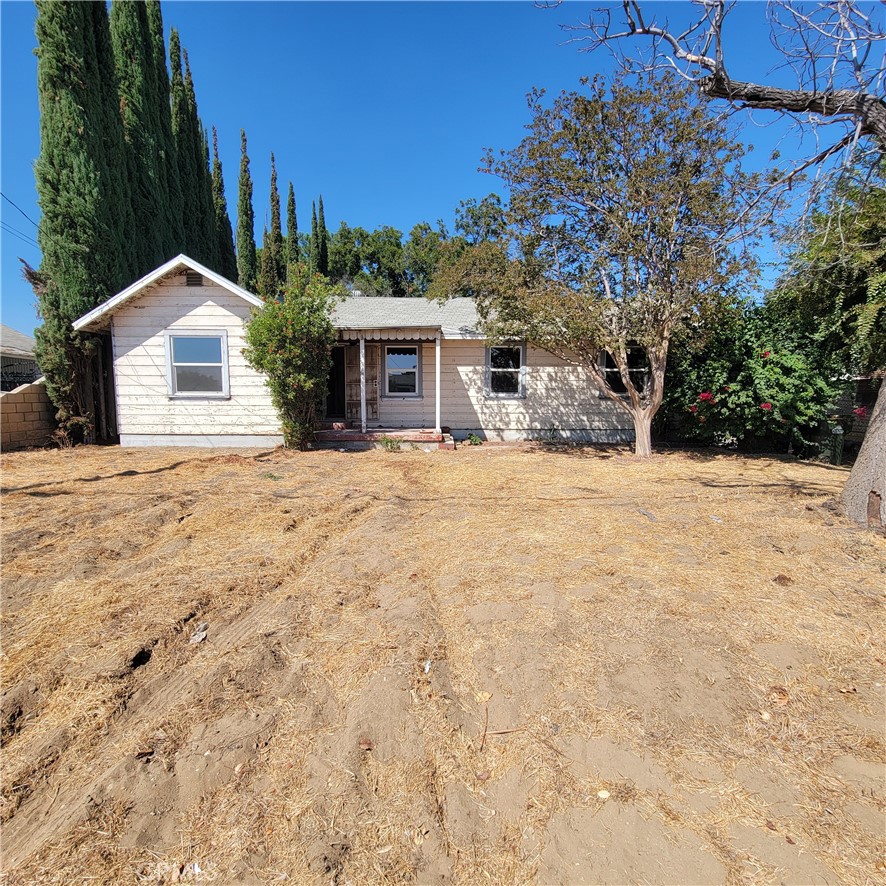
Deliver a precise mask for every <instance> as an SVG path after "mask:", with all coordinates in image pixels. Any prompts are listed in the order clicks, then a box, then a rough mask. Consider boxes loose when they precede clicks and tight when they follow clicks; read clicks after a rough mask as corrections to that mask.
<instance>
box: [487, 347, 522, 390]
mask: <svg viewBox="0 0 886 886" xmlns="http://www.w3.org/2000/svg"><path fill="white" fill-rule="evenodd" d="M486 396H487V397H494V398H497V399H501V400H508V399H516V398H519V397H525V396H526V349H525V348H524V347H523V345H521V344H504V345H490V347H488V348H487V349H486Z"/></svg>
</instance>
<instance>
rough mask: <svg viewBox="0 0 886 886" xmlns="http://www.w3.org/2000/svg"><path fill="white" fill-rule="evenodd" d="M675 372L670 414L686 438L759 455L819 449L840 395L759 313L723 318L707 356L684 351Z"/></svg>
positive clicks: (678, 352) (676, 356)
mask: <svg viewBox="0 0 886 886" xmlns="http://www.w3.org/2000/svg"><path fill="white" fill-rule="evenodd" d="M668 374H669V378H668V393H667V395H666V396H667V415H668V417H669V419H670V423H671V425H672V426H675V427H676V430H677V433H678V435H679V436H680V437H681V438H682V439H684V440H686V441H689V442H695V443H700V444H704V445H734V446H737V447H738V448H740V449H745V450H752V451H754V450H756V451H761V450H781V451H785V450H788V449H793V450H795V451H807V452H809V451H812V449H813V448H814V443H813V438H814V437H815V436H816V435H817V433H818V429H819V426H820V425H821V422H822V420H823V419H824V418H825V416H826V412H827V407H828V404H829V403H832V402H833V401H834V399H835V398H836V396H837V394H838V390H837V389H836V388H835V387H834V386H833V385H832V384H831V383H830V382H829V381H828V378H827V373H826V372H825V371H824V370H823V369H822V368H820V367H818V366H815V365H813V363H812V361H811V360H810V358H809V357H807V356H806V355H804V354H803V353H802V352H801V351H800V350H799V349H796V348H792V347H790V345H789V344H788V343H786V342H783V341H779V330H777V329H769V328H767V324H766V322H765V318H764V317H763V316H762V315H761V313H760V312H759V311H758V309H756V308H749V309H739V310H737V311H735V312H733V313H731V314H727V315H725V316H723V317H721V318H720V320H719V323H718V325H717V327H716V328H715V329H714V330H712V331H711V332H710V333H709V334H708V336H707V338H706V340H705V343H704V346H703V348H702V349H701V350H699V349H698V348H694V347H691V346H688V345H684V346H683V347H678V348H676V349H675V351H674V353H672V355H671V359H670V360H669V366H668Z"/></svg>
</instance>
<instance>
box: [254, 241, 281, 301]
mask: <svg viewBox="0 0 886 886" xmlns="http://www.w3.org/2000/svg"><path fill="white" fill-rule="evenodd" d="M279 292H280V280H279V279H278V277H277V269H276V266H275V262H274V257H273V254H272V250H271V246H270V242H269V235H268V226H267V225H265V227H264V229H263V231H262V240H261V251H260V252H259V256H258V294H259V295H260V296H261V297H262V298H263V299H264V300H265V301H271V300H273V299H275V298H276V297H277V294H278V293H279Z"/></svg>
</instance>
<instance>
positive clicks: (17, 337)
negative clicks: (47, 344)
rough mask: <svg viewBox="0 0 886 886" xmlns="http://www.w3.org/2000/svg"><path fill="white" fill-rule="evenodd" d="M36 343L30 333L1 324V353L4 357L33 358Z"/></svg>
mask: <svg viewBox="0 0 886 886" xmlns="http://www.w3.org/2000/svg"><path fill="white" fill-rule="evenodd" d="M35 344H36V342H35V341H34V339H32V338H31V336H30V335H25V334H24V333H23V332H19V331H18V330H16V329H11V328H10V327H9V326H3V325H2V324H0V354H3V356H4V357H20V358H24V359H28V360H33V359H34V345H35Z"/></svg>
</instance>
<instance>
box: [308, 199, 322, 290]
mask: <svg viewBox="0 0 886 886" xmlns="http://www.w3.org/2000/svg"><path fill="white" fill-rule="evenodd" d="M308 264H309V266H310V268H311V273H312V274H317V273H319V271H320V236H319V230H318V228H317V204H316V203H314V201H313V200H312V201H311V252H310V260H309V261H308Z"/></svg>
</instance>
